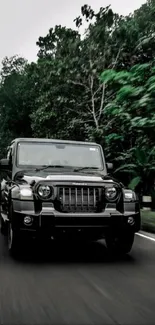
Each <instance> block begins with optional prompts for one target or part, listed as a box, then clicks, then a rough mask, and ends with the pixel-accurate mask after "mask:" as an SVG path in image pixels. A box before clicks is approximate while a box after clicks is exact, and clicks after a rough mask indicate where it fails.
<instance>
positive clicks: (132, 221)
mask: <svg viewBox="0 0 155 325" xmlns="http://www.w3.org/2000/svg"><path fill="white" fill-rule="evenodd" d="M128 223H129V224H130V225H131V226H133V225H134V224H135V220H134V218H133V217H129V218H128Z"/></svg>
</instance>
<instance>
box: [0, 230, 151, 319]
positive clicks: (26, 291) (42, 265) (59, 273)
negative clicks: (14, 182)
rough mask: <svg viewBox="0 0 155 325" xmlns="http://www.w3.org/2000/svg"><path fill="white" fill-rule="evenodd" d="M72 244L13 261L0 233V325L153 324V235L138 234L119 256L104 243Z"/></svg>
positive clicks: (35, 252) (34, 253)
mask: <svg viewBox="0 0 155 325" xmlns="http://www.w3.org/2000/svg"><path fill="white" fill-rule="evenodd" d="M70 249H71V247H70V246H69V245H68V246H67V245H60V246H55V247H53V248H52V247H50V250H51V251H48V252H47V253H46V254H45V251H44V250H41V248H39V252H37V251H36V249H35V248H34V250H33V252H31V254H29V256H22V255H21V258H19V259H18V260H13V259H12V258H11V257H9V255H8V252H7V247H6V242H5V239H4V237H2V236H0V324H7V325H8V324H24V325H25V324H42V325H43V324H45V325H47V324H59V325H60V324H73V325H74V324H81V325H84V324H106V325H107V324H130V325H132V324H133V325H136V324H139V325H140V324H154V323H155V240H154V241H153V240H152V241H151V240H150V239H147V238H144V237H140V236H136V239H135V243H134V247H133V249H132V252H131V254H130V255H129V256H127V257H125V258H123V259H112V258H110V257H109V256H108V255H107V251H106V249H105V247H104V244H103V243H96V244H92V245H91V246H85V247H80V246H79V247H74V254H71V252H70Z"/></svg>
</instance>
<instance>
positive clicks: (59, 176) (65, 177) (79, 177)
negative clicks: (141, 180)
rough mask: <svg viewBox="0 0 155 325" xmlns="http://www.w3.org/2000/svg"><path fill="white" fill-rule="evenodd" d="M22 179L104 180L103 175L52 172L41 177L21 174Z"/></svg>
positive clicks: (110, 180)
mask: <svg viewBox="0 0 155 325" xmlns="http://www.w3.org/2000/svg"><path fill="white" fill-rule="evenodd" d="M23 179H24V180H25V181H26V182H28V183H30V182H31V181H32V180H34V181H36V182H38V181H41V180H50V181H55V182H56V181H59V182H60V181H63V182H64V181H71V182H95V183H101V182H102V183H103V181H104V176H100V175H81V174H80V175H70V174H65V175H62V174H53V175H50V174H49V175H47V176H44V177H41V176H28V175H26V174H25V175H24V176H23ZM105 181H106V182H108V183H113V179H112V178H111V179H110V178H109V179H106V178H105Z"/></svg>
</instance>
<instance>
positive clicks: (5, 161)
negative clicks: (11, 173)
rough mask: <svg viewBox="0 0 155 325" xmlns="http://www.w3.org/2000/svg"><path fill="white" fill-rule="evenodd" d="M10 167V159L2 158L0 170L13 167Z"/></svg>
mask: <svg viewBox="0 0 155 325" xmlns="http://www.w3.org/2000/svg"><path fill="white" fill-rule="evenodd" d="M10 167H11V166H10V162H9V159H1V160H0V171H3V170H9V169H11V168H10Z"/></svg>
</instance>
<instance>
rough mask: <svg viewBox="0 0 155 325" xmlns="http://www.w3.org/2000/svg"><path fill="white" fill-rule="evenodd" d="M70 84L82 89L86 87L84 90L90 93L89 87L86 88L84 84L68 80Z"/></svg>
mask: <svg viewBox="0 0 155 325" xmlns="http://www.w3.org/2000/svg"><path fill="white" fill-rule="evenodd" d="M68 83H71V84H73V85H75V86H81V87H84V88H86V89H87V90H89V91H90V89H89V87H88V86H86V85H85V84H83V83H82V82H78V81H73V80H68Z"/></svg>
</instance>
